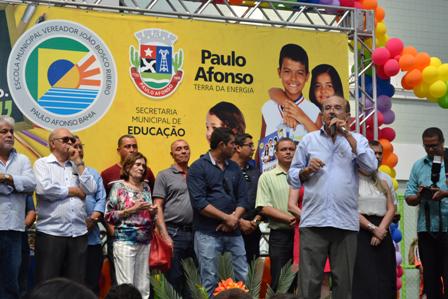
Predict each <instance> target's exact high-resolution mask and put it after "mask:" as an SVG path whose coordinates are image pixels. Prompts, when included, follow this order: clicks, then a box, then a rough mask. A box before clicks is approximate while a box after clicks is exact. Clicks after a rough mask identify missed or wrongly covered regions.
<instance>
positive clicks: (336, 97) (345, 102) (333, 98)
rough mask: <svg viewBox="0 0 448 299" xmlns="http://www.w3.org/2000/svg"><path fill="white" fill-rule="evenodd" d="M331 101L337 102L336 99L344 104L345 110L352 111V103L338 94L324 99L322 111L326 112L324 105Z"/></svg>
mask: <svg viewBox="0 0 448 299" xmlns="http://www.w3.org/2000/svg"><path fill="white" fill-rule="evenodd" d="M329 101H331V102H335V101H336V102H338V103H339V104H340V105H342V106H343V107H344V111H345V112H346V113H350V103H349V102H348V101H347V100H346V99H344V98H343V97H341V96H337V95H334V96H331V97H328V98H326V99H324V100H323V101H322V113H323V112H324V105H325V103H327V102H329Z"/></svg>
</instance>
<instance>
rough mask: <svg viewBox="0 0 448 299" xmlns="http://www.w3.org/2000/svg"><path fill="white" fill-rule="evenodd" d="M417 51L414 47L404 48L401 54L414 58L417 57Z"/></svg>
mask: <svg viewBox="0 0 448 299" xmlns="http://www.w3.org/2000/svg"><path fill="white" fill-rule="evenodd" d="M417 53H418V52H417V49H416V48H414V47H413V46H407V47H404V48H403V51H402V52H401V55H407V54H409V55H412V56H416V55H417Z"/></svg>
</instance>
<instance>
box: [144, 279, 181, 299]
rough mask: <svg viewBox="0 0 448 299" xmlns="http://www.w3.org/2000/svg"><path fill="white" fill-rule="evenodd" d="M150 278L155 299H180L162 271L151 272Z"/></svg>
mask: <svg viewBox="0 0 448 299" xmlns="http://www.w3.org/2000/svg"><path fill="white" fill-rule="evenodd" d="M150 280H151V284H152V287H153V288H154V298H155V299H182V297H180V296H179V294H177V292H176V291H175V290H174V288H173V286H172V285H171V284H170V283H169V282H168V281H167V280H166V278H165V275H163V274H162V273H156V274H152V275H151V278H150Z"/></svg>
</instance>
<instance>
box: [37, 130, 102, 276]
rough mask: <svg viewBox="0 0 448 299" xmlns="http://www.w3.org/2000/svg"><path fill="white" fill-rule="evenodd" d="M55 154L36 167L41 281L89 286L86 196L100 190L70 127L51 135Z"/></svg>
mask: <svg viewBox="0 0 448 299" xmlns="http://www.w3.org/2000/svg"><path fill="white" fill-rule="evenodd" d="M48 142H49V146H50V150H51V154H50V155H49V156H47V157H44V158H41V159H39V160H37V161H36V163H35V164H34V173H35V175H36V181H37V187H36V196H37V216H38V218H37V224H36V230H37V233H36V280H37V282H41V281H45V280H47V279H50V278H54V277H59V276H63V277H67V278H69V279H72V280H75V281H78V282H80V283H84V276H85V264H86V254H87V226H86V222H85V220H86V218H87V214H86V207H85V201H84V199H85V197H86V194H93V193H95V191H96V189H97V185H96V182H95V180H94V177H93V176H92V174H91V173H90V172H89V170H88V169H87V168H86V167H85V165H84V162H83V161H82V158H81V156H80V154H79V151H78V150H77V149H75V148H74V147H73V144H74V143H75V142H76V138H75V137H74V136H73V134H72V133H71V132H70V131H69V130H67V129H65V128H59V129H55V130H54V131H53V132H51V134H50V137H49V140H48Z"/></svg>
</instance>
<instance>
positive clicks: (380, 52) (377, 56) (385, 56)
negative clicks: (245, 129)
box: [372, 48, 391, 65]
mask: <svg viewBox="0 0 448 299" xmlns="http://www.w3.org/2000/svg"><path fill="white" fill-rule="evenodd" d="M390 57H391V55H390V52H389V50H388V49H386V48H376V49H375V51H374V52H373V54H372V61H373V63H375V64H376V65H383V64H385V63H386V62H387V61H388V60H389V59H390Z"/></svg>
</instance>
